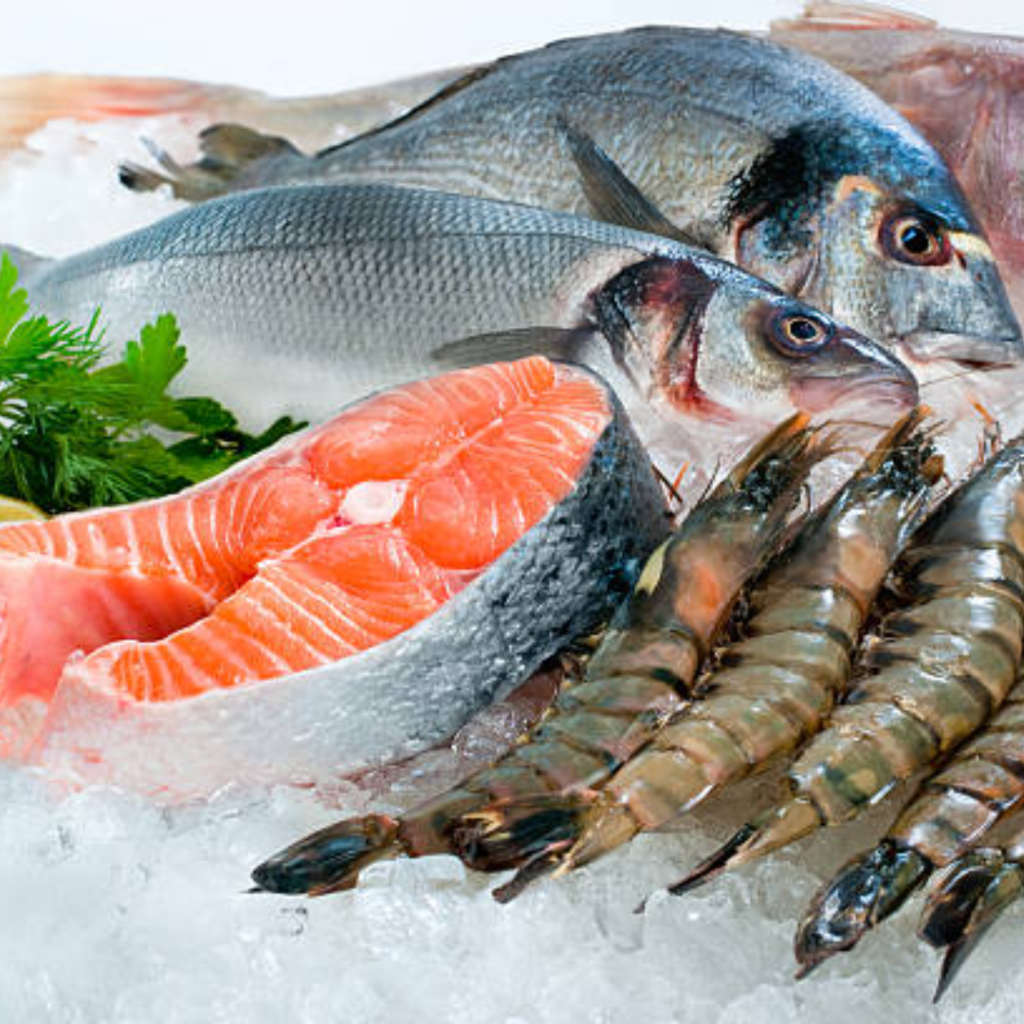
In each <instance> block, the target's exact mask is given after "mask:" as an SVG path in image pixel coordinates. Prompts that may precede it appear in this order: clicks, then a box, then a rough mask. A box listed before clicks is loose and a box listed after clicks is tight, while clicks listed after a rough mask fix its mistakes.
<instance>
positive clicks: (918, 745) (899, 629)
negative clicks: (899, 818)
mask: <svg viewBox="0 0 1024 1024" xmlns="http://www.w3.org/2000/svg"><path fill="white" fill-rule="evenodd" d="M1022 565H1024V446H1022V444H1021V442H1020V440H1019V439H1018V440H1016V441H1014V442H1011V443H1010V444H1009V445H1008V446H1007V447H1006V448H1004V449H1003V450H1002V451H1001V452H1000V453H999V454H997V455H995V456H994V457H993V458H991V459H990V460H989V461H988V462H987V463H986V465H985V466H984V468H983V469H982V470H981V471H980V472H978V473H977V474H976V475H975V476H973V477H972V478H971V479H970V480H968V481H967V482H966V483H964V484H962V485H961V486H960V487H959V488H958V489H957V490H956V491H954V493H953V494H952V495H951V496H950V497H948V498H947V499H946V500H945V501H944V502H943V503H942V504H941V505H940V506H939V507H938V509H937V510H936V511H935V512H933V513H932V515H931V516H930V517H929V518H928V519H927V520H926V521H925V522H924V523H923V524H922V525H921V527H919V529H918V530H917V532H916V533H915V535H914V537H913V539H912V540H911V542H910V544H909V546H908V548H907V551H906V552H905V554H904V556H903V558H902V559H901V562H900V564H899V565H898V566H897V569H896V571H895V580H894V583H893V588H894V595H895V596H894V599H895V601H896V610H895V611H892V612H891V613H889V614H888V615H886V616H885V618H884V619H883V620H882V622H881V624H880V626H879V629H878V637H877V639H876V641H875V642H873V643H871V644H870V645H869V646H868V647H867V650H866V652H865V654H864V656H863V658H862V659H861V662H860V665H859V666H858V672H857V674H856V676H855V678H854V680H853V682H852V683H851V686H850V690H849V692H848V693H847V695H846V697H845V698H844V703H842V704H841V705H839V706H838V707H837V708H836V709H835V711H834V712H833V714H832V717H831V721H830V725H829V727H828V728H827V729H826V730H825V731H824V732H821V733H819V734H818V735H817V736H816V737H815V738H814V739H813V740H812V741H811V743H810V744H809V745H808V746H807V747H806V748H805V749H804V751H803V752H802V753H801V754H800V756H799V757H798V758H797V759H796V760H795V761H794V763H793V764H792V765H791V767H790V769H789V771H788V786H787V789H788V797H789V798H788V800H787V801H786V802H784V803H783V804H782V805H780V806H779V807H777V808H773V809H769V810H768V811H766V812H765V813H763V814H762V815H760V816H759V817H758V818H757V819H756V820H755V821H754V822H752V823H751V824H749V825H746V826H744V828H742V829H741V830H740V831H739V832H737V833H736V835H735V836H734V837H733V838H732V839H731V840H730V841H729V842H728V843H726V844H725V845H724V846H723V847H721V848H720V850H718V851H717V852H716V853H713V854H712V855H711V856H710V857H709V858H707V860H705V861H704V862H703V863H702V864H701V865H700V866H698V868H697V869H696V870H695V871H694V872H693V873H692V874H691V875H690V876H689V877H688V878H687V879H685V880H684V881H683V882H682V883H680V886H679V887H678V891H681V892H684V891H686V890H688V889H689V888H692V887H693V886H694V885H696V884H699V883H700V882H701V881H704V880H706V879H708V878H711V877H714V876H715V875H717V874H718V873H720V872H721V871H723V870H726V869H728V868H731V867H735V866H738V865H740V864H743V863H746V862H747V861H750V860H754V859H756V858H758V857H760V856H763V855H764V854H766V853H769V852H771V851H772V850H774V849H778V848H779V847H780V846H784V845H786V844H787V843H790V842H792V841H794V840H795V839H799V838H800V837H801V836H804V835H807V834H808V833H810V832H812V831H814V830H815V829H817V828H819V827H822V826H824V825H833V824H838V823H840V822H843V821H847V820H849V819H851V818H853V817H854V816H856V815H858V814H859V813H861V812H862V811H863V810H864V809H865V808H866V807H868V806H869V805H871V804H873V803H875V802H877V801H878V800H879V799H881V798H882V797H883V796H884V795H885V794H886V793H887V792H889V790H890V789H891V788H892V787H893V786H894V785H895V784H896V783H897V782H899V781H901V780H905V779H908V778H909V777H910V776H911V775H913V774H914V773H915V772H917V771H918V770H920V769H922V768H925V767H927V766H928V765H929V764H930V763H932V762H934V761H936V760H937V759H938V758H940V757H941V756H943V755H945V754H948V753H949V752H950V751H951V750H952V749H953V748H954V747H956V746H957V744H959V743H961V742H962V741H964V740H965V739H967V738H968V737H969V736H971V734H972V733H974V732H975V731H976V730H977V729H979V728H980V727H981V726H982V725H983V724H984V723H985V722H986V721H987V719H988V718H989V717H990V716H991V715H992V713H993V712H994V711H996V710H997V709H998V708H999V706H1000V705H1001V704H1002V703H1003V701H1004V700H1005V699H1006V697H1007V695H1008V693H1009V691H1010V690H1011V688H1012V687H1013V685H1014V684H1015V682H1016V680H1017V677H1018V674H1019V672H1020V667H1021V655H1022V646H1024V592H1022V591H1021V589H1020V586H1019V584H1018V583H1017V582H1015V581H1017V580H1019V579H1020V574H1021V567H1022Z"/></svg>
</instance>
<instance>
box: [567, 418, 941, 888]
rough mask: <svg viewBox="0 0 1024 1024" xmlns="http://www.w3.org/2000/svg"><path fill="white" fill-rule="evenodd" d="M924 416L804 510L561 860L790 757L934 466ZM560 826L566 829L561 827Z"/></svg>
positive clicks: (831, 683)
mask: <svg viewBox="0 0 1024 1024" xmlns="http://www.w3.org/2000/svg"><path fill="white" fill-rule="evenodd" d="M920 419H921V415H920V412H916V413H914V414H912V415H910V416H908V417H906V418H904V419H903V420H902V421H901V422H899V423H898V424H897V425H896V426H895V427H894V428H893V429H892V430H891V431H890V432H889V433H888V434H887V435H886V436H885V437H884V438H883V439H882V441H881V442H880V444H879V446H878V447H877V449H876V450H875V451H874V452H873V453H872V454H871V456H870V457H869V458H868V459H867V461H866V462H865V464H864V465H863V467H862V468H861V469H860V471H859V472H858V473H857V474H855V475H854V476H853V477H852V478H851V479H850V481H849V482H848V483H847V484H846V485H845V486H844V487H843V488H842V489H841V490H840V491H839V492H838V493H837V494H836V495H835V497H834V498H833V499H832V500H831V501H830V502H829V503H828V504H827V505H825V506H824V507H823V508H822V509H821V510H819V512H818V513H817V514H816V515H815V516H813V517H812V518H811V519H810V520H809V521H808V522H807V523H806V524H805V525H804V526H803V527H802V529H801V530H800V532H799V534H798V535H797V536H796V538H795V539H794V540H793V542H792V543H791V544H790V545H789V546H788V547H787V548H786V550H785V551H784V552H783V553H782V554H781V555H780V556H779V557H778V558H777V559H776V560H775V562H773V564H772V565H771V566H769V568H768V569H767V571H766V573H765V574H764V577H763V579H761V580H760V581H759V582H758V583H757V584H756V585H755V586H754V587H753V589H752V591H751V593H750V595H749V596H748V597H747V600H746V616H745V619H744V621H743V623H742V626H741V627H740V630H741V633H742V639H740V640H738V641H736V642H734V643H731V644H729V645H727V646H725V647H724V648H723V649H722V651H721V653H720V654H719V656H718V658H717V667H716V669H715V670H714V671H712V672H711V673H710V674H708V675H707V676H706V678H705V679H704V680H703V682H702V684H701V686H700V687H699V690H698V692H697V694H696V696H697V698H698V699H696V700H694V701H693V702H692V703H690V704H688V705H687V706H686V707H684V708H682V709H680V710H678V711H677V712H676V713H675V714H674V715H673V716H672V718H671V719H670V720H669V721H668V723H667V724H666V725H665V727H664V728H662V729H661V730H659V731H658V733H657V734H656V735H655V736H654V737H653V738H652V739H651V740H650V742H649V743H648V744H647V745H646V746H645V747H644V748H643V749H642V750H640V751H638V752H637V753H636V754H635V755H634V756H633V757H632V758H631V759H630V760H629V762H628V764H626V765H625V766H623V767H622V768H621V769H620V770H619V771H618V772H616V774H615V775H614V776H613V777H612V778H611V779H610V781H609V782H608V783H607V784H606V785H605V786H604V787H603V788H602V789H601V791H600V793H598V794H596V799H594V800H593V801H592V805H591V806H590V807H589V808H584V809H582V810H581V809H580V808H578V807H577V808H573V807H571V806H567V807H566V808H565V813H566V814H567V815H568V816H570V817H571V818H573V819H575V820H576V821H577V822H578V823H579V824H578V836H577V838H576V839H575V842H574V844H573V846H572V847H571V848H570V849H569V850H568V852H567V853H565V854H564V855H563V856H562V857H560V858H559V860H558V864H559V870H561V871H565V870H568V869H570V868H573V867H578V866H579V865H581V864H586V863H589V862H590V861H592V860H594V859H595V858H596V857H597V856H600V855H602V854H604V853H606V852H608V851H609V850H610V849H613V848H615V847H616V846H618V845H620V844H621V843H623V842H626V841H628V840H629V839H631V838H632V837H633V836H634V835H636V833H638V832H640V831H648V830H651V829H656V828H660V827H662V826H664V825H667V824H668V823H669V822H670V821H673V820H674V819H676V818H678V817H679V816H680V815H681V814H682V813H683V812H686V811H691V810H693V809H694V808H695V807H697V806H698V805H700V804H701V803H703V802H704V801H705V800H707V799H709V798H710V797H712V796H714V795H716V794H717V793H719V792H721V791H722V790H723V789H725V788H726V787H728V786H730V785H733V784H735V783H736V782H738V781H739V780H740V779H743V778H745V777H746V776H747V775H749V774H752V773H755V772H758V771H762V770H764V769H765V768H767V767H769V766H770V765H771V764H772V763H773V761H774V760H775V759H777V758H779V757H781V756H785V755H787V754H792V753H793V751H794V750H796V749H797V748H798V747H799V746H800V744H801V743H802V742H804V741H805V740H806V739H807V738H808V737H810V736H812V735H814V733H816V732H817V731H818V730H819V729H821V727H822V724H823V721H824V719H825V718H826V717H827V716H828V714H829V713H830V711H831V709H832V705H833V704H834V702H835V700H836V697H837V695H839V694H841V693H842V692H843V691H844V690H845V688H846V683H847V680H848V677H849V673H850V668H851V660H852V657H853V653H854V651H855V650H856V648H857V644H858V642H859V640H860V636H861V633H862V631H863V628H864V624H865V621H866V619H867V617H868V615H869V614H870V613H871V610H872V608H873V606H874V604H875V599H876V597H877V595H878V591H879V588H880V587H881V585H882V583H883V581H884V579H885V577H886V576H887V574H888V572H889V570H890V569H891V567H892V564H893V562H894V560H895V558H896V556H897V554H898V553H899V552H900V551H901V550H902V548H903V545H904V543H905V541H906V538H907V536H908V535H909V533H910V531H911V530H912V528H913V526H914V524H915V522H916V520H917V518H918V516H919V514H920V512H921V511H922V510H923V508H924V505H925V501H926V499H927V497H928V495H929V488H930V487H931V486H932V485H933V484H934V483H935V482H936V480H937V479H938V474H939V473H940V472H941V468H942V462H941V459H940V458H939V457H938V456H937V455H936V454H935V452H934V449H933V448H932V446H931V442H930V441H929V439H928V432H927V430H924V429H921V428H920ZM563 827H564V830H565V831H568V830H569V829H568V826H563Z"/></svg>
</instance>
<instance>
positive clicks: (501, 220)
mask: <svg viewBox="0 0 1024 1024" xmlns="http://www.w3.org/2000/svg"><path fill="white" fill-rule="evenodd" d="M19 260H20V263H21V269H22V271H23V274H24V277H23V283H24V284H25V286H26V287H27V289H28V292H29V295H30V300H31V302H32V308H33V310H34V311H36V312H38V313H44V314H47V315H49V316H51V317H56V318H62V319H68V320H70V321H72V322H76V323H78V322H86V321H88V319H89V317H90V316H91V314H92V312H93V311H94V310H95V308H96V307H97V306H100V307H101V308H102V319H103V322H104V323H105V324H106V325H107V329H108V334H109V335H110V336H112V337H114V338H121V339H124V338H128V337H131V336H132V335H133V333H134V332H135V331H137V330H138V328H139V326H140V325H141V324H143V323H145V322H146V321H147V320H149V319H151V318H152V317H153V316H155V315H156V314H159V313H162V312H165V311H168V310H170V311H172V312H173V313H174V314H175V315H176V316H177V318H178V320H179V322H180V325H181V329H182V337H183V340H184V341H185V343H186V344H187V346H188V351H189V360H190V362H189V365H188V367H187V368H186V370H185V374H184V383H183V387H185V389H186V391H191V392H192V393H199V394H204V393H209V394H217V395H224V396H225V397H226V398H227V399H229V400H230V402H231V405H232V408H238V409H239V410H241V411H242V412H243V413H245V414H248V415H249V416H250V417H251V418H252V419H254V420H257V421H259V422H265V421H266V419H267V417H270V416H273V415H275V414H278V413H284V412H289V413H293V414H299V415H301V416H305V417H310V418H314V419H318V418H321V417H323V416H325V415H328V414H330V412H331V411H333V410H335V409H337V407H338V405H339V403H342V402H344V401H346V400H349V399H352V398H355V397H359V396H361V395H363V394H365V393H366V392H367V391H369V390H372V389H373V388H378V387H383V386H387V385H391V384H395V383H398V382H402V381H407V380H410V379H414V378H417V377H421V376H424V375H425V374H429V373H435V372H437V371H438V370H439V369H443V368H453V367H457V366H461V365H473V364H479V363H485V362H490V361H494V360H495V359H509V358H516V357H519V356H522V355H524V354H527V353H531V352H538V351H539V352H543V353H546V354H549V355H557V356H560V357H562V358H567V359H569V360H571V361H576V362H581V363H584V364H586V365H588V366H590V367H592V368H594V369H596V370H598V372H600V373H602V375H604V376H606V378H607V379H608V380H609V381H610V382H611V383H612V385H613V386H614V387H615V389H616V391H617V393H618V394H619V396H620V398H621V399H622V401H623V402H624V404H625V405H626V408H627V410H628V411H629V413H630V416H631V418H632V419H633V420H634V423H635V425H636V427H637V429H638V432H639V433H640V435H641V438H642V439H643V440H644V442H645V443H646V444H648V446H649V447H651V448H652V449H654V450H655V451H657V450H659V449H660V450H661V451H662V452H663V453H668V455H669V457H670V458H671V459H672V460H674V461H675V464H676V465H675V468H678V464H679V463H680V462H682V461H683V460H685V459H686V458H687V457H688V455H689V454H690V450H691V448H692V446H693V445H694V444H695V443H699V444H700V445H703V450H701V451H700V453H699V457H698V462H699V463H700V464H702V465H704V466H705V467H707V468H711V469H713V465H711V466H710V467H708V466H707V464H708V463H709V461H710V462H711V463H713V459H711V460H709V459H708V455H707V451H708V450H709V448H713V447H714V445H712V444H711V443H710V442H711V438H712V436H713V434H712V431H713V429H714V427H715V425H716V424H718V425H719V426H720V427H721V436H722V437H723V438H726V439H728V441H729V442H730V443H731V444H735V445H737V446H738V445H742V444H744V443H745V441H746V439H747V438H748V437H749V436H750V433H751V432H753V433H758V432H760V431H761V430H763V429H764V427H765V425H767V424H771V423H774V422H777V421H778V420H779V419H782V418H784V417H785V416H787V415H790V414H791V413H792V412H793V411H794V410H797V409H799V410H805V411H809V412H822V411H825V410H834V409H835V408H836V407H839V406H842V405H844V404H846V403H849V404H854V403H858V402H859V403H860V404H862V405H866V406H868V407H869V410H868V411H870V412H874V413H878V412H879V410H881V411H882V416H883V418H885V417H891V416H894V415H895V414H896V413H897V412H898V411H899V410H900V409H903V408H905V407H906V406H908V405H909V404H911V403H912V402H913V401H914V399H915V397H916V384H915V381H914V378H913V375H912V374H911V373H910V372H909V371H908V370H907V368H906V367H905V366H903V365H902V363H900V362H899V361H898V360H897V359H896V358H895V357H893V356H892V355H891V354H889V353H888V352H886V351H885V350H884V349H883V348H881V347H880V346H878V345H876V344H875V343H874V342H871V341H869V340H868V339H866V338H864V337H862V336H861V335H859V334H857V333H856V332H854V331H851V330H849V329H848V328H845V327H842V326H840V325H838V324H837V323H836V322H835V321H834V320H833V319H832V318H831V317H829V316H826V315H825V314H823V313H820V312H818V311H817V310H815V309H813V308H812V307H810V306H808V305H807V304H806V303H804V302H802V301H801V300H799V299H794V298H791V297H789V296H786V295H784V294H783V293H781V292H780V291H779V290H778V289H776V288H774V287H772V286H771V285H768V284H765V283H764V282H763V281H760V280H758V279H756V278H754V277H752V276H751V275H749V274H748V273H745V272H744V271H742V270H739V269H737V268H736V267H733V266H731V265H729V264H727V263H724V262H722V261H721V260H718V259H715V258H714V257H712V256H709V255H708V254H707V253H705V252H703V251H700V250H695V249H693V248H691V247H688V246H686V245H684V244H682V243H680V242H677V241H674V240H671V239H669V238H665V237H661V236H655V235H648V234H642V233H639V232H635V231H630V230H628V229H624V228H620V227H617V226H614V225H611V224H606V223H600V222H598V221H594V220H590V219H588V218H582V217H576V216H574V215H572V214H567V213H557V212H552V211H547V210H541V209H535V208H530V207H524V206H519V205H514V204H509V203H501V202H495V201H490V200H483V199H474V198H470V197H466V196H457V195H450V194H445V193H440V192H434V191H430V190H423V189H412V188H403V187H397V186H392V185H383V184H354V185H332V186H325V187H323V188H317V189H310V188H280V189H263V190H258V191H252V192H243V193H239V194H237V195H233V196H227V197H224V198H221V199H217V200H213V201H211V202H209V203H204V204H202V205H199V206H195V207H191V208H188V209H186V210H183V211H181V212H179V213H177V214H174V215H173V216H171V217H168V218H166V219H165V220H163V221H160V222H158V223H156V224H154V225H152V226H150V227H148V228H144V229H142V230H140V231H137V232H135V233H133V234H130V235H127V236H125V237H123V238H121V239H118V240H115V241H113V242H110V243H108V244H106V245H103V246H100V247H98V248H95V249H92V250H90V251H87V252H85V253H82V254H81V255H78V256H74V257H70V258H68V259H63V260H58V261H38V262H36V261H32V260H30V259H27V258H25V257H24V254H22V255H21V256H20V257H19V255H18V254H15V262H19ZM460 338H462V339H463V340H461V341H458V340H455V339H460ZM698 423H699V424H700V425H701V428H702V429H701V430H700V431H698V430H696V429H695V426H696V425H697V424H698ZM705 428H706V429H705ZM719 454H725V452H724V451H722V450H719Z"/></svg>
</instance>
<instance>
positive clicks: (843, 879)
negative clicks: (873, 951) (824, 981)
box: [794, 840, 931, 978]
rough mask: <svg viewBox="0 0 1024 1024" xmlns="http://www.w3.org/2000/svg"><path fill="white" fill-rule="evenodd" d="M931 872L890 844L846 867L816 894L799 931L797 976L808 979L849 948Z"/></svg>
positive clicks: (902, 848)
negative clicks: (821, 965)
mask: <svg viewBox="0 0 1024 1024" xmlns="http://www.w3.org/2000/svg"><path fill="white" fill-rule="evenodd" d="M930 871H931V865H930V864H929V863H928V861H926V860H925V859H924V857H922V856H921V855H920V854H919V853H917V852H916V851H915V850H913V849H911V848H910V847H908V846H905V845H903V844H899V843H896V842H894V841H892V840H883V841H882V842H881V843H880V844H879V845H878V846H876V847H875V848H874V849H873V850H869V851H868V852H867V853H864V854H861V855H860V856H858V857H855V858H853V860H851V861H849V862H848V863H847V864H845V865H844V866H843V867H842V868H841V869H840V871H839V872H838V874H836V876H835V877H834V878H833V879H832V880H831V881H829V882H827V883H826V884H825V885H824V886H823V887H822V888H821V889H819V890H818V892H817V893H816V894H815V896H814V899H813V900H812V901H811V905H810V907H809V908H808V911H807V913H806V914H805V915H804V918H803V920H802V921H801V922H800V926H799V928H798V929H797V933H796V941H795V942H794V950H795V952H796V958H797V961H798V962H799V964H800V969H799V971H798V972H797V977H799V978H803V977H806V976H807V975H808V974H810V972H811V971H812V970H814V968H815V967H817V966H818V964H820V963H822V962H823V961H825V960H827V959H828V958H829V957H831V956H834V955H835V954H836V953H841V952H843V951H845V950H848V949H853V947H854V946H856V945H857V943H858V942H860V940H861V939H862V938H863V937H864V935H865V933H866V932H868V931H869V930H870V929H871V928H873V927H874V926H875V925H876V924H878V923H879V922H881V921H884V920H885V919H886V918H887V917H889V916H890V915H891V914H893V913H895V912H896V911H897V910H898V909H899V908H900V907H901V906H902V905H903V903H904V901H905V900H906V899H907V898H908V897H909V896H910V895H911V894H912V893H913V892H915V891H916V890H917V888H918V886H920V885H921V883H922V882H924V880H925V879H926V878H927V877H928V874H929V872H930Z"/></svg>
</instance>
